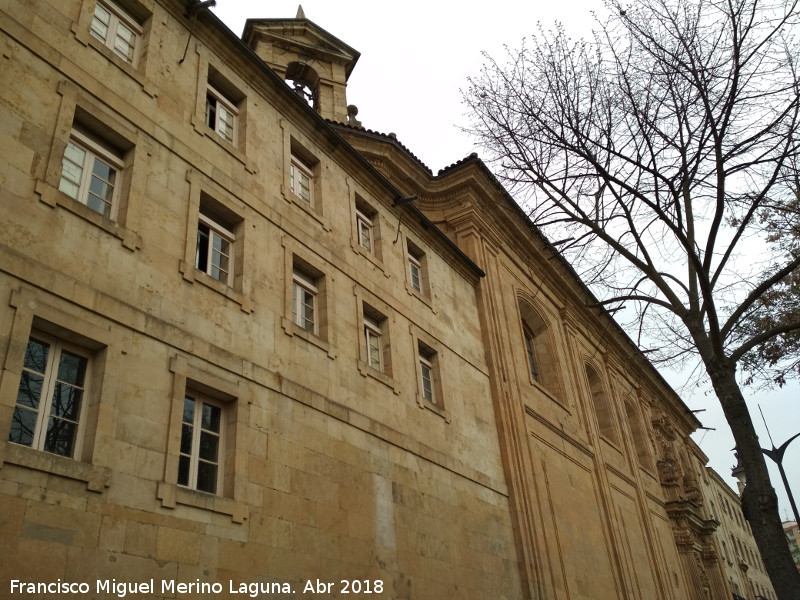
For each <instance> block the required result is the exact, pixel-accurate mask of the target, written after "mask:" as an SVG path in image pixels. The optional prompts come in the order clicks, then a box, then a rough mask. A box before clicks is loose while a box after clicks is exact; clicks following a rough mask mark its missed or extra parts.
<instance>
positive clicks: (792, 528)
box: [783, 521, 800, 570]
mask: <svg viewBox="0 0 800 600" xmlns="http://www.w3.org/2000/svg"><path fill="white" fill-rule="evenodd" d="M783 531H784V533H785V534H786V541H787V542H788V543H789V549H790V550H791V551H792V558H793V559H794V564H795V565H797V569H798V570H800V529H799V528H798V527H797V522H795V521H784V522H783Z"/></svg>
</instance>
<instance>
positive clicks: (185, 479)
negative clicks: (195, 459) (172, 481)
mask: <svg viewBox="0 0 800 600" xmlns="http://www.w3.org/2000/svg"><path fill="white" fill-rule="evenodd" d="M189 464H190V461H189V457H188V456H181V457H180V459H179V460H178V485H185V486H188V485H189Z"/></svg>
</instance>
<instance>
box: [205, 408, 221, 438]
mask: <svg viewBox="0 0 800 600" xmlns="http://www.w3.org/2000/svg"><path fill="white" fill-rule="evenodd" d="M221 415H222V409H221V408H219V407H218V406H214V405H213V404H203V417H202V421H201V423H200V427H202V428H203V429H205V430H206V431H213V432H215V433H219V422H220V416H221Z"/></svg>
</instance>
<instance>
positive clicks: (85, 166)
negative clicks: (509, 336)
mask: <svg viewBox="0 0 800 600" xmlns="http://www.w3.org/2000/svg"><path fill="white" fill-rule="evenodd" d="M122 168H123V163H122V157H121V156H120V155H119V154H118V153H117V152H115V151H114V150H112V149H110V148H109V147H107V146H106V145H104V144H102V143H101V142H100V141H98V140H97V139H95V138H94V137H92V136H90V135H88V134H86V133H84V132H82V131H79V130H77V129H73V130H72V133H71V135H70V139H69V142H67V147H66V148H65V149H64V156H63V157H62V159H61V181H60V182H59V185H58V189H59V190H61V191H62V192H64V193H65V194H66V195H67V196H69V197H70V198H73V199H74V200H77V201H78V202H80V203H81V204H85V205H86V206H88V207H89V208H91V209H92V210H93V211H95V212H97V213H99V214H101V215H103V216H104V217H107V218H113V217H114V210H115V203H116V202H117V198H118V196H119V179H120V173H121V171H122Z"/></svg>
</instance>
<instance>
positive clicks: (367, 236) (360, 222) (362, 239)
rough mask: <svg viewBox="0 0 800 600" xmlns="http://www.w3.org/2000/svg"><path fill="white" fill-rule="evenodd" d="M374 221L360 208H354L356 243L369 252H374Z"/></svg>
mask: <svg viewBox="0 0 800 600" xmlns="http://www.w3.org/2000/svg"><path fill="white" fill-rule="evenodd" d="M374 229H375V226H374V223H373V222H372V217H371V216H369V215H368V214H367V213H365V212H364V211H362V210H360V209H356V235H357V237H358V245H359V246H361V247H362V248H363V249H364V250H366V251H367V252H369V253H371V254H372V253H374V252H375V239H374Z"/></svg>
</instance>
